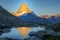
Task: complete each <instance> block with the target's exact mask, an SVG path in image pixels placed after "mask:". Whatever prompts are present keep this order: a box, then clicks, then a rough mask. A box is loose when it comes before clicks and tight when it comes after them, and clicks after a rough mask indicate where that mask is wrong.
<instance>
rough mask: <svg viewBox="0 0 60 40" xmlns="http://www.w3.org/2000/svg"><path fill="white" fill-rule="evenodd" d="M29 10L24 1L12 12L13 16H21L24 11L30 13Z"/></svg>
mask: <svg viewBox="0 0 60 40" xmlns="http://www.w3.org/2000/svg"><path fill="white" fill-rule="evenodd" d="M30 12H31V10H30V9H29V8H28V7H27V4H26V3H25V2H24V3H23V4H22V5H21V6H20V7H19V9H18V11H17V12H16V13H14V15H15V16H22V15H23V14H25V13H30Z"/></svg>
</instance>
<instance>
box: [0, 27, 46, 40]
mask: <svg viewBox="0 0 60 40" xmlns="http://www.w3.org/2000/svg"><path fill="white" fill-rule="evenodd" d="M39 30H45V27H19V28H12V29H11V32H9V33H4V34H2V35H1V36H0V37H8V38H16V39H22V37H23V38H24V37H28V34H29V32H31V31H35V32H36V31H39Z"/></svg>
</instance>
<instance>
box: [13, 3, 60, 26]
mask: <svg viewBox="0 0 60 40" xmlns="http://www.w3.org/2000/svg"><path fill="white" fill-rule="evenodd" d="M12 14H13V15H14V16H16V17H17V18H18V19H21V20H22V21H24V23H29V24H30V23H35V25H36V24H56V23H60V15H58V16H57V15H55V16H54V15H53V16H49V15H44V16H42V17H39V16H37V15H36V14H35V13H34V12H33V11H31V10H30V9H29V8H28V7H27V5H26V3H23V4H22V5H21V7H19V9H18V11H17V12H15V13H12Z"/></svg>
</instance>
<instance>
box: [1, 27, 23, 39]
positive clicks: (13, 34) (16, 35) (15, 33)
mask: <svg viewBox="0 0 60 40" xmlns="http://www.w3.org/2000/svg"><path fill="white" fill-rule="evenodd" d="M0 37H9V38H17V39H19V38H22V37H21V36H20V33H19V32H18V30H17V29H16V28H12V29H11V32H9V33H4V34H2V36H0Z"/></svg>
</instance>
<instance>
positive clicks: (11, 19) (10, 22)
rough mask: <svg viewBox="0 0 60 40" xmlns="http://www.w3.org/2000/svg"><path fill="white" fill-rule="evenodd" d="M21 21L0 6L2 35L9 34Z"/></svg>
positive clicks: (0, 29) (0, 32)
mask: <svg viewBox="0 0 60 40" xmlns="http://www.w3.org/2000/svg"><path fill="white" fill-rule="evenodd" d="M20 23H21V20H20V19H18V18H17V17H15V16H13V15H12V14H10V13H9V12H8V11H7V10H5V9H4V8H3V7H1V6H0V34H2V33H4V32H9V31H10V30H9V29H10V28H12V27H17V26H19V25H20Z"/></svg>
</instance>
